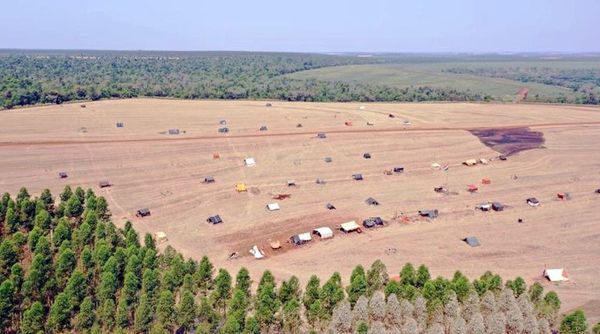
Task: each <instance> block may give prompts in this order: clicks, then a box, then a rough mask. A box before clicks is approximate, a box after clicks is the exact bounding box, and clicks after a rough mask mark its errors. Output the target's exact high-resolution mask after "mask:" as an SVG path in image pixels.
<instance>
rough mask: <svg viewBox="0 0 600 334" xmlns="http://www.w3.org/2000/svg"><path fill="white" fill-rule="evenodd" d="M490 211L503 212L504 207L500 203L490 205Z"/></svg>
mask: <svg viewBox="0 0 600 334" xmlns="http://www.w3.org/2000/svg"><path fill="white" fill-rule="evenodd" d="M492 210H494V211H504V205H503V204H502V203H500V202H493V203H492Z"/></svg>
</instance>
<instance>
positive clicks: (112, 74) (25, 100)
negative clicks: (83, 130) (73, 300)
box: [0, 51, 490, 108]
mask: <svg viewBox="0 0 600 334" xmlns="http://www.w3.org/2000/svg"><path fill="white" fill-rule="evenodd" d="M384 61H390V60H385V59H380V58H358V57H349V56H326V55H314V54H285V53H215V52H207V53H175V54H170V53H157V54H154V53H148V54H145V53H128V52H121V53H119V52H93V51H87V52H86V53H81V54H76V53H73V52H70V53H69V52H67V53H65V54H40V53H35V52H31V53H5V54H0V108H2V107H3V108H12V107H15V106H25V105H32V104H37V103H63V102H67V101H76V100H99V99H107V98H131V97H141V96H147V97H175V98H183V99H281V100H288V101H341V102H343V101H479V100H483V99H484V96H481V94H477V93H473V92H468V91H466V92H462V91H457V90H451V89H439V88H437V89H434V88H427V87H414V88H405V89H399V88H394V87H386V86H378V85H365V84H357V83H342V82H328V81H316V80H297V79H291V78H288V77H285V74H288V73H293V72H297V71H303V70H310V69H315V68H319V67H326V66H339V65H348V64H364V63H373V62H384ZM489 98H490V97H488V99H489Z"/></svg>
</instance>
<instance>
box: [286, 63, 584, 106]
mask: <svg viewBox="0 0 600 334" xmlns="http://www.w3.org/2000/svg"><path fill="white" fill-rule="evenodd" d="M552 64H553V65H552V66H560V64H558V65H556V64H555V63H552ZM566 65H568V66H569V67H575V66H577V64H571V63H567V64H566ZM487 66H489V67H493V66H495V67H498V66H507V67H518V66H545V65H544V62H539V63H537V62H536V63H532V62H439V63H438V62H428V63H400V64H373V65H347V66H334V67H326V68H319V69H314V70H308V71H301V72H296V73H292V74H289V75H287V76H288V77H291V78H296V79H317V80H326V81H345V82H350V81H353V82H359V83H365V84H374V85H386V86H393V87H400V88H403V87H409V86H414V87H418V86H429V87H435V88H451V89H456V90H461V91H466V90H470V91H472V92H478V93H481V94H484V95H491V96H492V97H494V98H495V99H497V100H501V101H512V100H513V99H514V98H515V96H516V94H517V92H518V91H519V89H520V88H523V87H527V88H528V89H529V96H535V95H539V96H540V97H556V96H560V95H564V96H566V97H574V96H575V93H574V92H573V91H571V90H570V89H568V88H565V87H559V86H552V85H545V84H539V83H532V82H528V83H523V82H519V81H516V80H509V79H502V78H491V77H484V76H477V75H468V74H454V73H447V72H443V70H445V69H449V68H455V67H473V68H481V67H487Z"/></svg>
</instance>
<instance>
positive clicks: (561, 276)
mask: <svg viewBox="0 0 600 334" xmlns="http://www.w3.org/2000/svg"><path fill="white" fill-rule="evenodd" d="M544 277H545V278H547V279H548V280H549V281H550V282H565V281H568V280H569V277H568V274H567V272H566V271H565V270H564V269H563V268H558V269H544Z"/></svg>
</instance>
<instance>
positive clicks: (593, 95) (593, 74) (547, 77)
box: [444, 64, 600, 104]
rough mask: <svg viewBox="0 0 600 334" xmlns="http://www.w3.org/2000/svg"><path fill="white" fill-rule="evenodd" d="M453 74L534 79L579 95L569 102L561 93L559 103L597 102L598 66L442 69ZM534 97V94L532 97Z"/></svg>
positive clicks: (599, 83) (598, 92) (598, 93)
mask: <svg viewBox="0 0 600 334" xmlns="http://www.w3.org/2000/svg"><path fill="white" fill-rule="evenodd" d="M444 71H445V72H449V73H455V74H471V75H478V76H486V77H492V78H503V79H511V80H516V81H520V82H536V83H541V84H545V85H552V86H561V87H566V88H569V89H570V90H572V91H573V92H575V93H578V94H577V96H578V98H577V99H576V100H574V101H568V100H567V98H566V97H564V96H562V97H561V96H558V97H556V100H555V101H551V102H558V103H567V102H569V103H580V104H598V103H599V99H598V96H599V95H600V67H596V68H561V67H549V66H536V65H535V64H534V66H528V67H508V66H493V67H452V68H448V69H446V70H444ZM532 98H533V100H535V97H532Z"/></svg>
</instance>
